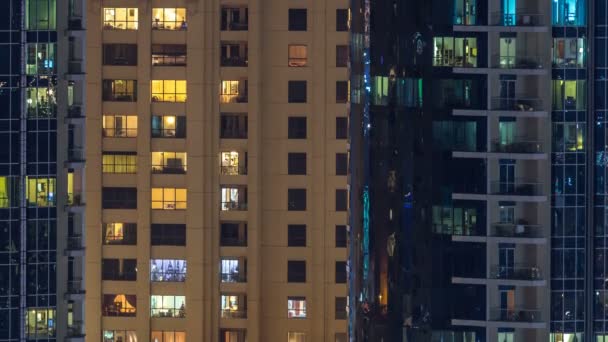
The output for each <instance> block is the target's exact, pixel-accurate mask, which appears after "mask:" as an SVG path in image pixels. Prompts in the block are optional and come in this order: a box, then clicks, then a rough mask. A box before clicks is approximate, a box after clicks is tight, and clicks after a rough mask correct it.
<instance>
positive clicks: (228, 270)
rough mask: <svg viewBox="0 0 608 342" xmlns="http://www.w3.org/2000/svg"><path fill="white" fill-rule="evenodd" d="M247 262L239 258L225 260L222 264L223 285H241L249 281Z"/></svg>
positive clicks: (221, 276)
mask: <svg viewBox="0 0 608 342" xmlns="http://www.w3.org/2000/svg"><path fill="white" fill-rule="evenodd" d="M246 269H247V262H246V260H244V259H243V260H241V259H237V258H223V259H222V260H221V262H220V280H221V282H222V283H241V282H246V281H247V272H246Z"/></svg>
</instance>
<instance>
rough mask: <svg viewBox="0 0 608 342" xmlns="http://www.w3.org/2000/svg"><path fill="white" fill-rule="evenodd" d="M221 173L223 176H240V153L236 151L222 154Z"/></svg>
mask: <svg viewBox="0 0 608 342" xmlns="http://www.w3.org/2000/svg"><path fill="white" fill-rule="evenodd" d="M220 169H221V170H220V171H221V174H222V175H229V176H235V175H238V174H239V153H238V152H235V151H231V152H222V153H221V154H220Z"/></svg>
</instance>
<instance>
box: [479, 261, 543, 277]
mask: <svg viewBox="0 0 608 342" xmlns="http://www.w3.org/2000/svg"><path fill="white" fill-rule="evenodd" d="M490 278H491V279H509V280H542V279H543V275H542V272H541V270H540V268H539V267H536V266H519V265H515V266H502V265H494V266H492V268H491V270H490Z"/></svg>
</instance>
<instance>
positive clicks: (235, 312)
mask: <svg viewBox="0 0 608 342" xmlns="http://www.w3.org/2000/svg"><path fill="white" fill-rule="evenodd" d="M220 316H221V317H222V318H247V296H245V295H238V294H222V295H221V296H220Z"/></svg>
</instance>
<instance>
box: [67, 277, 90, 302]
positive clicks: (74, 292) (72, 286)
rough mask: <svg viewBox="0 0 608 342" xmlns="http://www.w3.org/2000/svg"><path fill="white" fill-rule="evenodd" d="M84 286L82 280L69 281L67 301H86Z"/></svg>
mask: <svg viewBox="0 0 608 342" xmlns="http://www.w3.org/2000/svg"><path fill="white" fill-rule="evenodd" d="M84 294H85V290H84V286H83V283H82V279H73V280H68V286H67V290H66V292H65V298H66V299H67V300H84Z"/></svg>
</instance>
